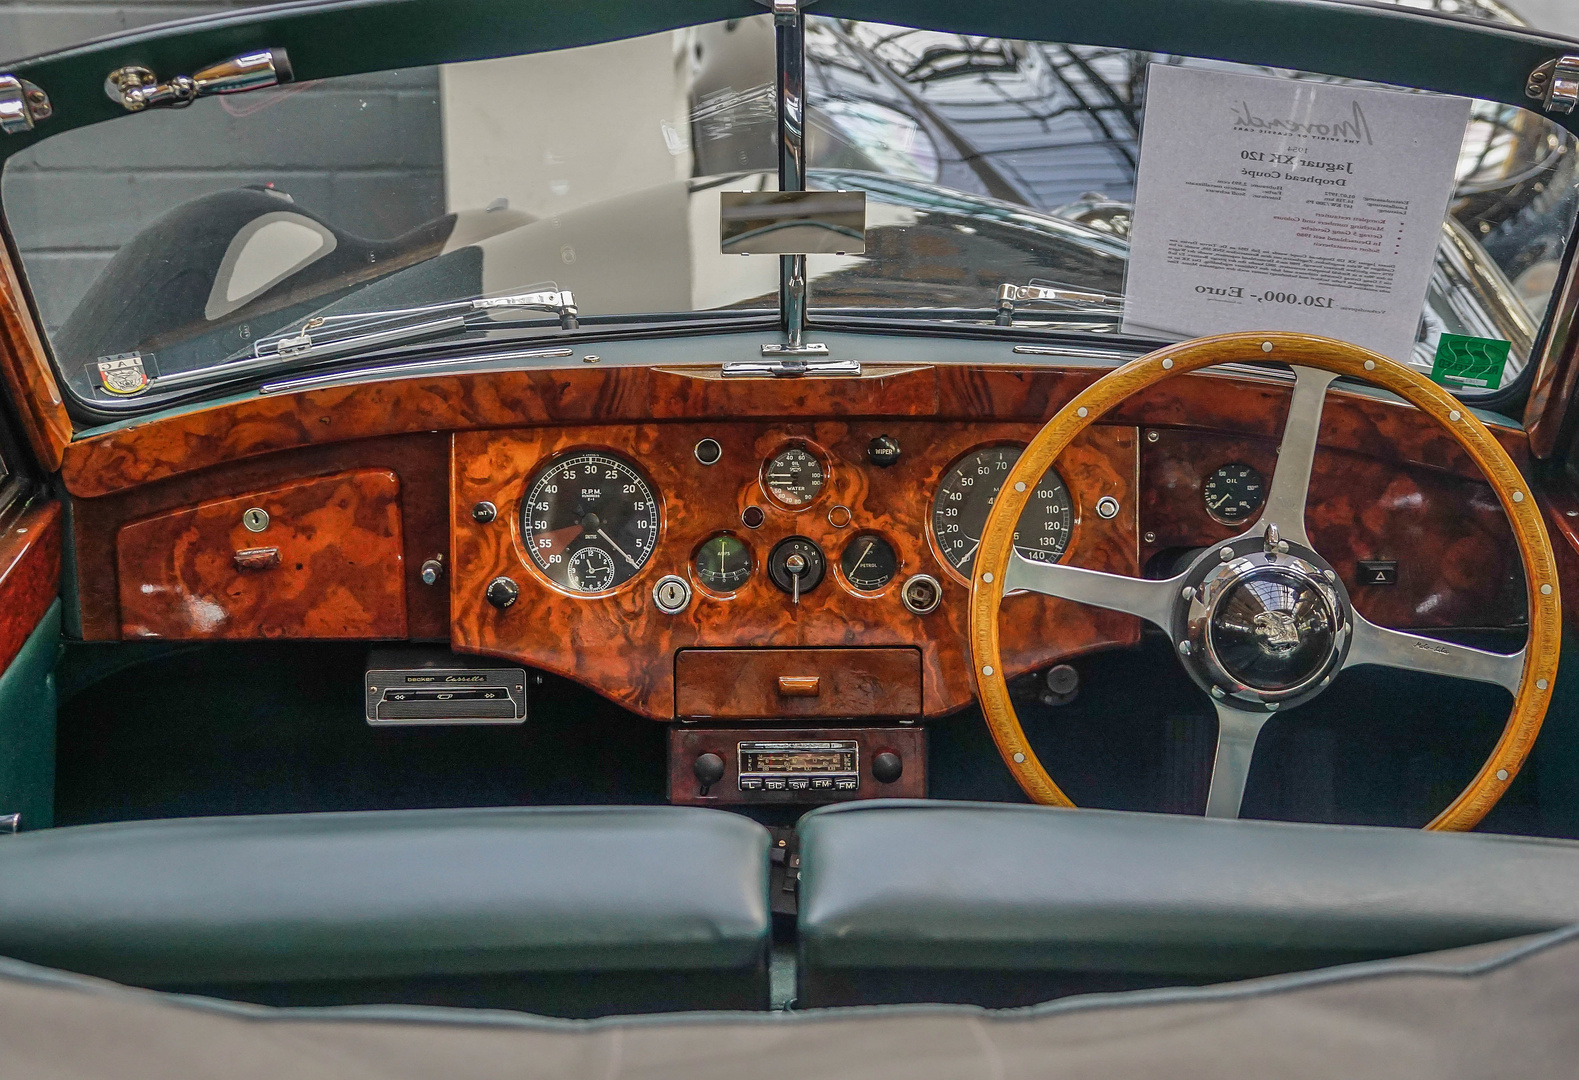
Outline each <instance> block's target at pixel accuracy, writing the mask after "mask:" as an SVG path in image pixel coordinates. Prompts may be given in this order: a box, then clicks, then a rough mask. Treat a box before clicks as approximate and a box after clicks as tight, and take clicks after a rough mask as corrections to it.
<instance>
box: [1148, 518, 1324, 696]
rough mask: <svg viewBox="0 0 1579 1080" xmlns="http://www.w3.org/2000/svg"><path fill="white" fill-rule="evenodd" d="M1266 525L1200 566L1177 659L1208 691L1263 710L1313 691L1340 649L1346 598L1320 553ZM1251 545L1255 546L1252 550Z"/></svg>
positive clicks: (1186, 598) (1188, 598)
mask: <svg viewBox="0 0 1579 1080" xmlns="http://www.w3.org/2000/svg"><path fill="white" fill-rule="evenodd" d="M1286 544H1287V541H1285V540H1281V539H1280V538H1279V537H1278V536H1277V534H1276V532H1274V531H1273V529H1271V528H1269V529H1268V530H1267V531H1266V534H1265V535H1264V536H1262V537H1252V538H1250V539H1249V542H1248V543H1244V544H1241V545H1240V546H1239V550H1237V551H1235V552H1233V555H1232V557H1231V558H1229V559H1227V560H1225V561H1216V560H1203V562H1202V564H1201V565H1202V567H1203V569H1204V571H1205V573H1204V576H1203V578H1202V580H1201V581H1200V583H1199V584H1198V585H1197V586H1196V587H1195V589H1194V591H1193V595H1189V594H1188V593H1186V594H1184V595H1182V596H1181V599H1183V600H1184V601H1185V605H1186V610H1185V612H1184V624H1185V625H1184V627H1183V631H1184V632H1183V634H1182V635H1181V636H1180V638H1179V650H1178V651H1179V656H1180V658H1181V660H1183V662H1184V665H1185V667H1186V668H1187V669H1188V670H1189V671H1190V674H1191V675H1192V676H1194V677H1195V679H1196V681H1197V682H1199V683H1200V684H1201V685H1202V686H1204V687H1205V688H1206V689H1208V690H1210V691H1211V692H1212V693H1213V694H1214V696H1219V697H1224V698H1231V699H1233V700H1234V701H1235V702H1236V704H1238V705H1240V706H1242V707H1246V708H1251V709H1256V708H1261V709H1265V710H1267V711H1271V710H1273V709H1277V708H1281V707H1283V706H1286V705H1291V704H1297V703H1299V702H1300V701H1303V700H1305V699H1306V698H1307V697H1309V696H1311V695H1313V694H1315V693H1317V692H1319V691H1320V689H1321V687H1322V686H1323V685H1325V682H1326V681H1327V680H1328V679H1330V677H1331V675H1332V673H1333V672H1334V671H1336V670H1337V668H1338V667H1339V665H1341V664H1342V662H1343V659H1344V656H1345V655H1346V653H1347V651H1348V640H1349V630H1350V625H1349V624H1350V620H1349V619H1348V616H1347V610H1348V606H1347V605H1348V601H1347V598H1346V596H1344V595H1342V594H1341V593H1340V592H1339V589H1340V588H1341V586H1339V585H1337V583H1336V582H1334V581H1333V580H1331V579H1329V578H1328V576H1327V575H1326V574H1325V573H1324V572H1323V571H1324V570H1325V569H1326V568H1325V566H1324V565H1323V564H1321V562H1320V556H1318V555H1316V554H1315V553H1314V552H1309V551H1306V550H1305V549H1303V548H1301V549H1299V550H1298V551H1297V553H1295V554H1286V553H1285V552H1286V551H1287V550H1288V549H1287V548H1286V547H1285V545H1286ZM1258 549H1259V550H1258Z"/></svg>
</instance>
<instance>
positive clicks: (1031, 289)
mask: <svg viewBox="0 0 1579 1080" xmlns="http://www.w3.org/2000/svg"><path fill="white" fill-rule="evenodd" d="M1016 304H1057V305H1059V306H1062V307H1072V308H1074V309H1076V310H1078V311H1098V312H1104V313H1108V314H1116V313H1118V312H1120V311H1122V310H1123V309H1124V298H1123V297H1122V296H1118V295H1115V294H1114V293H1105V292H1089V291H1086V290H1084V289H1066V288H1064V287H1062V286H1060V285H1038V284H1036V283H1034V282H1033V283H1032V284H1030V285H1012V284H1010V285H999V286H998V318H997V324H998V325H999V326H1013V325H1014V307H1015V305H1016Z"/></svg>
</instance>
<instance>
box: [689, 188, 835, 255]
mask: <svg viewBox="0 0 1579 1080" xmlns="http://www.w3.org/2000/svg"><path fill="white" fill-rule="evenodd" d="M719 196H720V213H719V247H720V250H721V251H722V252H723V253H724V254H725V255H860V254H863V253H864V252H865V251H866V192H864V191H723V192H720V193H719Z"/></svg>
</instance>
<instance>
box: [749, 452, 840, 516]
mask: <svg viewBox="0 0 1579 1080" xmlns="http://www.w3.org/2000/svg"><path fill="white" fill-rule="evenodd" d="M762 482H763V483H764V484H766V485H767V489H768V494H770V495H772V496H773V498H774V499H776V500H777V501H778V502H779V503H781V504H782V505H784V506H787V507H790V508H792V509H798V508H800V507H802V506H805V505H806V504H807V503H809V502H811V501H812V500H814V499H815V498H816V497H817V496H818V495H820V494H822V487H823V485H824V484H825V483H827V482H828V473H827V470H825V469H824V468H823V466H822V461H821V460H820V459H819V458H818V457H817V455H816V454H814V453H812V452H811V451H810V450H808V449H807V448H806V447H804V446H787V447H785V448H784V449H783V450H780V451H779V452H778V453H776V454H774V455H773V456H772V457H771V458H769V459H768V460H767V463H766V464H765V465H763V466H762Z"/></svg>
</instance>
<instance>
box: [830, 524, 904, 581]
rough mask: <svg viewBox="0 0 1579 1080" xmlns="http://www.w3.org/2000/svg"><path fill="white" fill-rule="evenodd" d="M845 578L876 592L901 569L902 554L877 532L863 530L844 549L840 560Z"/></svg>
mask: <svg viewBox="0 0 1579 1080" xmlns="http://www.w3.org/2000/svg"><path fill="white" fill-rule="evenodd" d="M839 569H841V570H843V571H844V578H845V580H846V581H848V582H849V583H850V584H851V585H853V586H855V587H856V588H857V589H859V590H861V591H862V592H876V591H877V590H879V589H881V588H883V587H884V586H885V585H887V584H888V583H889V582H890V581H892V580H894V575H895V574H897V573H898V572H899V556H898V555H897V554H896V553H895V552H894V546H893V545H892V544H890V543H889V542H888V541H887V540H884V539H883V538H882V537H881V536H878V535H877V534H876V533H861V534H860V535H858V536H857V537H855V539H853V540H851V541H850V543H849V544H848V545H847V546H846V547H845V549H844V555H843V556H842V557H841V558H840V559H839Z"/></svg>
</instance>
